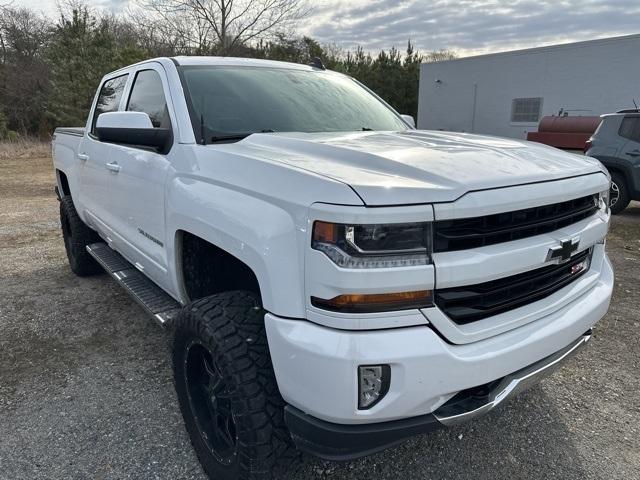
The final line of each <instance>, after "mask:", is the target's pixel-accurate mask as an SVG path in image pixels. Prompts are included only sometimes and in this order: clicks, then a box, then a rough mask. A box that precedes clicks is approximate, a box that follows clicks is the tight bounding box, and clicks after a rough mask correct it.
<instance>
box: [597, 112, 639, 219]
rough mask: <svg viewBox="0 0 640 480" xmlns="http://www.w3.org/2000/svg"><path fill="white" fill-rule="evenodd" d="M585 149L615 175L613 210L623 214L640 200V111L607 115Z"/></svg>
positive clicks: (611, 195) (612, 198)
mask: <svg viewBox="0 0 640 480" xmlns="http://www.w3.org/2000/svg"><path fill="white" fill-rule="evenodd" d="M585 152H586V154H587V155H589V156H590V157H594V158H597V159H598V160H600V161H601V162H602V164H603V165H604V166H605V167H607V170H609V173H610V174H611V193H610V202H611V213H614V214H616V213H620V212H621V211H622V210H624V209H625V208H627V205H629V202H630V201H631V200H640V110H622V111H620V112H617V113H612V114H608V115H603V116H602V123H600V126H599V127H598V129H597V130H596V131H595V133H594V134H593V136H592V137H591V138H590V139H589V141H588V142H587V145H586V149H585Z"/></svg>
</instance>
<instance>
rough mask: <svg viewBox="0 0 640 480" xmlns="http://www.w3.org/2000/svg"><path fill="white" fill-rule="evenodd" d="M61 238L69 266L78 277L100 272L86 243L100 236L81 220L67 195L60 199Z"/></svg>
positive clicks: (98, 238)
mask: <svg viewBox="0 0 640 480" xmlns="http://www.w3.org/2000/svg"><path fill="white" fill-rule="evenodd" d="M60 223H61V225H62V238H63V239H64V248H65V250H66V251H67V258H68V259H69V266H70V267H71V270H72V271H73V273H75V274H76V275H78V276H80V277H86V276H89V275H96V274H98V273H101V272H102V271H103V270H102V267H101V266H100V264H99V263H98V262H96V261H95V259H94V258H93V257H92V256H91V255H90V254H89V252H87V245H91V244H92V243H96V242H100V241H101V240H100V237H99V236H98V234H97V233H96V232H94V231H93V230H91V229H90V228H89V227H87V225H85V223H84V222H83V221H82V219H81V218H80V216H79V215H78V212H77V211H76V207H75V206H74V204H73V200H72V199H71V197H70V196H69V195H67V196H65V197H62V198H61V199H60Z"/></svg>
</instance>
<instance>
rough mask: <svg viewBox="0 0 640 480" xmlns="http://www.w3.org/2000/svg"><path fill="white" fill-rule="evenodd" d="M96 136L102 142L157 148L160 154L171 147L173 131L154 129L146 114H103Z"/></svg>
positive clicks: (97, 122) (99, 116)
mask: <svg viewBox="0 0 640 480" xmlns="http://www.w3.org/2000/svg"><path fill="white" fill-rule="evenodd" d="M96 134H97V135H98V139H99V140H100V141H101V142H110V143H123V144H125V145H136V146H141V147H151V148H157V149H158V150H159V151H160V152H166V151H167V150H168V149H169V147H170V145H171V130H170V129H168V128H154V127H153V124H152V123H151V119H150V118H149V115H147V114H146V113H144V112H107V113H101V114H100V115H98V120H97V121H96Z"/></svg>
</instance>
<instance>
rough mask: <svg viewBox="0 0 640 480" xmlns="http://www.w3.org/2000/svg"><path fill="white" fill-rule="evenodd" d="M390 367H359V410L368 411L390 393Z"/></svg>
mask: <svg viewBox="0 0 640 480" xmlns="http://www.w3.org/2000/svg"><path fill="white" fill-rule="evenodd" d="M390 382H391V368H390V367H389V365H361V366H359V367H358V409H359V410H366V409H368V408H371V407H373V406H374V405H375V404H376V403H378V402H379V401H380V400H382V399H383V397H384V396H385V395H386V394H387V392H388V391H389V383H390Z"/></svg>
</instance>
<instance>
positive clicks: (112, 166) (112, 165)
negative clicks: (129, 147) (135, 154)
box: [104, 162, 120, 173]
mask: <svg viewBox="0 0 640 480" xmlns="http://www.w3.org/2000/svg"><path fill="white" fill-rule="evenodd" d="M104 166H105V167H107V170H111V171H112V172H113V173H118V172H119V171H120V165H118V162H109V163H105V165H104Z"/></svg>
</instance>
